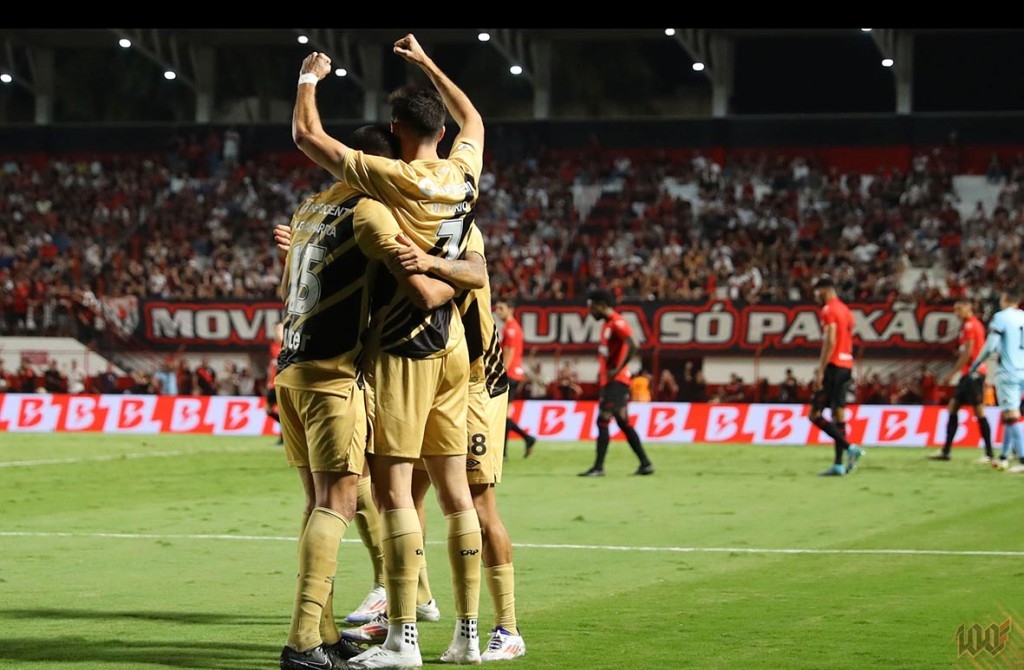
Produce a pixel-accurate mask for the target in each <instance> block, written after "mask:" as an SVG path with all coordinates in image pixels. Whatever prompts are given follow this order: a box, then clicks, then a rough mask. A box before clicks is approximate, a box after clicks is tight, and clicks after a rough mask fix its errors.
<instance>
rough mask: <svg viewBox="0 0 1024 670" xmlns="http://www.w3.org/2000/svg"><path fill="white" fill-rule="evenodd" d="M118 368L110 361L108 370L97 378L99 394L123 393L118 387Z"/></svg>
mask: <svg viewBox="0 0 1024 670" xmlns="http://www.w3.org/2000/svg"><path fill="white" fill-rule="evenodd" d="M118 378H119V376H118V374H117V368H115V367H114V364H113V363H111V362H110V361H107V369H106V370H104V371H103V372H101V373H100V374H99V375H98V376H97V377H96V391H97V392H98V393H104V394H106V393H121V387H120V386H119V385H118Z"/></svg>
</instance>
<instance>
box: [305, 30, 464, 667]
mask: <svg viewBox="0 0 1024 670" xmlns="http://www.w3.org/2000/svg"><path fill="white" fill-rule="evenodd" d="M394 51H395V53H396V54H398V55H400V56H402V57H403V58H405V59H406V60H407V61H409V62H411V63H413V64H415V65H417V66H418V67H419V68H420V69H421V70H422V72H423V73H424V74H425V75H426V76H427V77H428V79H429V80H430V81H431V83H432V84H433V86H434V87H433V88H430V87H418V86H405V87H402V88H400V89H398V90H396V91H394V92H393V93H392V94H391V95H390V96H389V98H388V102H389V103H390V104H391V108H392V119H391V129H392V132H394V133H395V135H396V136H397V137H398V138H399V142H400V145H401V157H402V160H400V161H391V160H384V159H380V158H379V157H374V156H369V155H366V154H365V153H363V152H361V151H358V150H353V149H352V148H351V147H349V146H347V145H345V144H344V143H342V142H340V141H338V140H336V139H335V138H333V137H331V136H330V135H328V134H327V133H326V132H325V131H324V128H323V124H322V122H321V120H320V114H319V111H318V110H317V106H316V85H317V83H318V82H319V81H320V80H322V79H323V78H324V77H326V76H327V74H328V73H329V72H330V71H331V62H330V58H329V57H328V56H327V55H326V54H322V53H317V52H314V53H312V54H310V55H309V56H307V57H306V59H305V60H304V61H303V63H302V67H301V69H300V74H299V87H298V89H299V90H298V94H297V95H296V100H295V109H294V112H293V116H292V138H293V140H294V141H295V144H296V146H297V147H298V148H299V149H300V150H301V151H303V152H304V153H305V154H306V155H307V156H309V157H310V158H311V159H312V160H313V161H315V162H316V163H317V164H319V165H320V166H321V167H324V168H325V169H327V170H328V171H329V172H331V173H332V174H333V175H335V176H336V177H337V178H338V179H339V180H341V181H342V182H344V183H346V184H349V185H351V186H353V187H354V188H357V189H359V190H361V191H363V192H365V193H367V194H368V195H370V196H372V197H375V198H378V199H379V200H381V202H384V203H385V204H387V205H388V206H389V207H390V208H391V210H392V212H393V213H394V215H395V218H396V219H397V220H398V222H399V225H400V226H401V227H402V229H403V231H404V232H405V233H406V234H407V235H408V237H409V239H410V240H412V242H413V243H414V244H415V245H417V246H418V247H420V248H421V249H423V250H424V251H426V252H428V253H429V254H430V255H432V256H435V258H434V261H433V262H434V268H433V271H435V272H437V271H440V270H449V271H454V270H453V269H452V268H450V267H448V266H447V265H446V264H450V262H451V261H454V260H456V259H458V258H459V257H460V255H461V253H462V250H463V245H464V244H465V241H466V239H465V238H466V236H467V234H468V232H469V227H470V225H471V223H472V219H473V212H472V208H473V205H474V203H475V202H476V199H477V196H478V183H479V178H480V173H481V171H482V169H483V140H484V125H483V119H482V118H481V117H480V114H479V112H478V111H477V110H476V108H475V107H474V106H473V104H472V103H471V102H470V101H469V98H468V97H466V95H465V93H463V92H462V91H461V90H460V89H459V88H458V87H457V86H455V84H454V83H453V82H452V81H451V80H450V79H449V78H448V77H447V76H446V75H445V74H444V73H443V72H441V70H440V69H439V68H438V67H437V65H436V64H435V63H434V62H433V60H432V59H430V58H429V57H428V56H427V55H426V53H425V52H424V51H423V49H422V47H421V46H420V45H419V43H418V42H417V40H416V38H415V37H413V36H412V35H406V36H405V37H403V38H401V39H399V40H398V41H397V42H395V46H394ZM448 113H450V114H451V115H452V117H453V118H454V119H455V122H456V123H457V124H458V125H459V128H460V130H459V134H458V135H457V136H456V138H455V141H454V146H453V148H452V150H451V151H450V152H449V155H448V157H447V158H446V159H442V158H440V156H439V154H438V151H437V149H438V145H439V143H440V142H441V140H442V138H443V137H444V134H445V125H444V124H445V120H446V118H447V114H448ZM481 263H482V259H481ZM385 288H386V287H385ZM389 311H390V312H391V313H390V314H389V315H385V316H384V318H382V319H380V320H378V321H377V323H378V327H377V328H376V329H375V331H374V340H375V341H376V342H375V343H376V345H377V351H376V352H374V353H375V354H376V355H375V356H374V359H375V367H374V372H373V378H374V380H375V381H374V383H375V384H376V388H375V389H374V396H375V398H376V400H375V412H374V444H373V450H374V451H373V453H374V458H373V459H372V463H371V470H372V479H373V486H374V490H375V492H376V494H377V495H376V498H377V500H378V502H379V503H380V507H381V509H382V511H383V514H382V516H383V522H384V523H383V525H384V529H385V530H384V537H385V540H384V560H385V573H386V579H387V591H388V594H387V595H388V602H387V609H388V618H389V626H388V636H387V639H386V640H385V641H384V644H383V645H381V646H380V647H374V648H371V649H370V650H368V651H367V652H365V653H363V654H360V655H359V656H357V657H355V658H353V659H351V660H350V661H349V663H348V665H349V668H351V670H368V669H370V668H403V667H419V666H420V664H421V663H422V655H421V654H420V650H419V642H418V628H417V625H416V582H417V575H418V572H419V558H418V557H419V555H420V554H422V553H423V534H422V530H421V528H420V524H419V519H418V516H417V514H416V509H415V504H414V501H413V496H412V471H413V463H414V461H415V460H416V459H417V458H419V457H421V456H422V457H423V459H424V460H423V462H424V464H425V465H426V468H427V471H428V472H429V474H430V479H431V481H432V482H433V483H434V485H435V486H436V487H437V489H438V500H439V502H440V505H441V509H442V511H443V512H444V515H445V519H446V523H447V526H448V557H449V562H450V564H451V568H452V585H453V590H454V592H455V593H454V596H455V597H454V601H455V603H454V604H455V612H456V624H455V633H454V635H453V638H452V643H451V645H449V648H448V649H447V650H446V651H445V652H444V654H442V657H441V658H442V661H444V662H452V663H476V662H479V660H480V651H479V637H478V633H477V618H478V609H479V598H480V559H481V557H480V553H481V544H482V537H481V531H480V523H479V520H478V518H477V514H476V511H475V509H474V507H473V501H472V496H471V494H470V491H469V485H468V483H467V481H466V474H465V470H466V444H465V442H466V440H465V436H466V405H467V402H468V386H469V384H468V379H469V369H468V365H469V361H468V355H467V353H466V350H465V347H466V342H465V337H464V329H463V326H462V320H461V318H460V317H459V315H458V314H457V313H456V312H455V310H454V308H453V309H452V310H451V317H452V318H451V320H450V321H447V320H445V321H444V322H443V323H442V322H441V320H439V319H438V318H437V317H438V316H447V315H442V314H440V310H438V311H437V312H435V315H434V317H433V318H431V320H430V323H429V324H419V325H417V327H416V328H415V329H414V330H411V331H408V332H401V330H403V329H405V327H406V326H407V325H408V319H404V318H402V317H403V314H404V312H403V311H402V310H393V309H392V310H389ZM405 330H407V329H405Z"/></svg>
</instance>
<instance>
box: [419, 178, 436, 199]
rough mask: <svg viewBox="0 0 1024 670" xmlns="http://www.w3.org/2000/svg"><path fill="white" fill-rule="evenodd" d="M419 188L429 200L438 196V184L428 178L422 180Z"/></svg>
mask: <svg viewBox="0 0 1024 670" xmlns="http://www.w3.org/2000/svg"><path fill="white" fill-rule="evenodd" d="M419 187H420V192H421V193H422V194H423V195H425V196H427V197H428V198H433V197H434V196H435V195H437V184H435V183H434V180H433V179H429V178H427V177H424V178H423V179H420V183H419Z"/></svg>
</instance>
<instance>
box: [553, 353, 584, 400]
mask: <svg viewBox="0 0 1024 670" xmlns="http://www.w3.org/2000/svg"><path fill="white" fill-rule="evenodd" d="M556 382H557V384H558V397H559V399H560V400H579V399H580V398H581V397H582V396H583V387H582V386H580V382H579V375H577V374H576V368H575V367H573V365H572V363H571V362H570V361H565V362H564V363H562V364H561V365H560V366H558V376H557V378H556Z"/></svg>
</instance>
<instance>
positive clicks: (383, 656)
mask: <svg viewBox="0 0 1024 670" xmlns="http://www.w3.org/2000/svg"><path fill="white" fill-rule="evenodd" d="M346 667H347V668H348V670H422V668H423V656H422V655H420V649H419V647H418V646H417V647H416V648H415V649H414V650H412V651H393V650H391V649H386V648H384V647H371V648H369V649H367V650H366V651H364V652H363V653H361V654H359V655H358V656H353V657H352V658H350V659H348V661H347V662H346Z"/></svg>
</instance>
